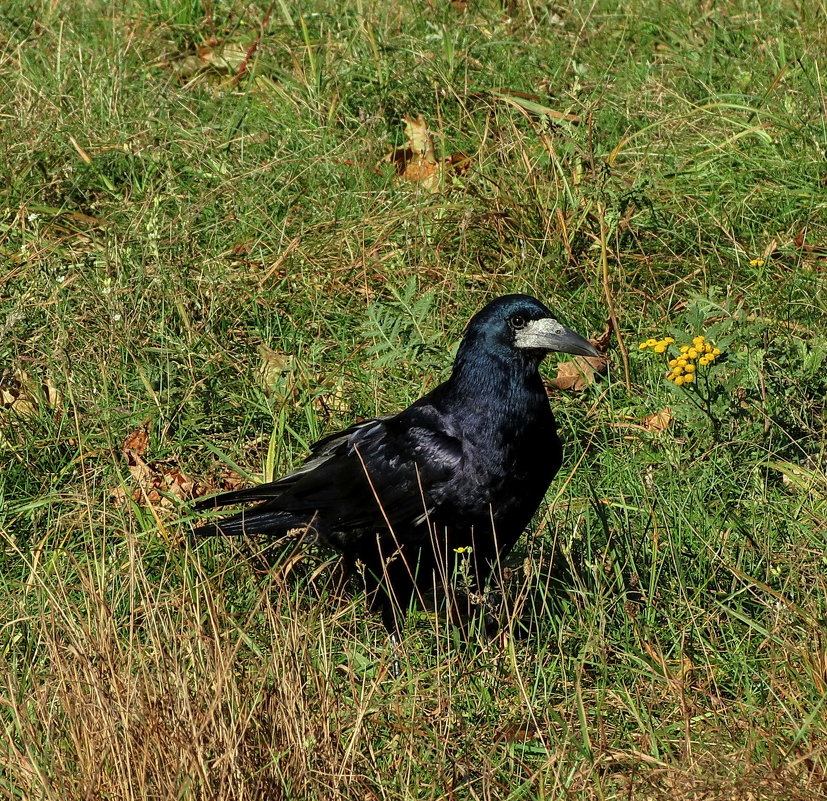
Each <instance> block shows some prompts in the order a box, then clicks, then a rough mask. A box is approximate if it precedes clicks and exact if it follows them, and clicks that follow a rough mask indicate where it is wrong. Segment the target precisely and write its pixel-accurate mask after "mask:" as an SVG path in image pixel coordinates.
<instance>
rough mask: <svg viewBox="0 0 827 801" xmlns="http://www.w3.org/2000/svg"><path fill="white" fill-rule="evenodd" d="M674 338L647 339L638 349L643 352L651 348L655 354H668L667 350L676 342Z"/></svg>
mask: <svg viewBox="0 0 827 801" xmlns="http://www.w3.org/2000/svg"><path fill="white" fill-rule="evenodd" d="M674 341H675V340H674V339H672V337H664V338H663V339H647V340H646V342H641V343H640V345H638V347H639V348H640V349H641V350H646V348H651V349H652V350H653V351H654V352H655V353H666V349H667V348H668V347H669V346H670V345H671V344H672V343H673V342H674Z"/></svg>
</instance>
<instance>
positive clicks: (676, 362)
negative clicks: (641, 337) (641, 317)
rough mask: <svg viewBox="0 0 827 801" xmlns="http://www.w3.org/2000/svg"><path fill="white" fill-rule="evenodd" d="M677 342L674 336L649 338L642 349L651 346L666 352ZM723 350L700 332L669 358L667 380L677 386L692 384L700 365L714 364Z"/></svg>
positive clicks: (641, 344)
mask: <svg viewBox="0 0 827 801" xmlns="http://www.w3.org/2000/svg"><path fill="white" fill-rule="evenodd" d="M674 342H675V340H674V339H673V338H672V337H664V338H663V339H647V340H646V341H645V342H641V343H640V345H638V347H639V348H640V350H646V349H647V348H651V349H652V350H653V351H654V352H655V353H666V349H667V348H668V347H669V346H670V345H671V344H673V343H674ZM720 355H721V351H720V350H719V349H718V348H716V347H715V346H714V345H713V344H712V343H711V342H707V341H706V337H704V336H703V335H702V334H699V335H698V336H696V337H695V338H694V339H693V340H692V344H691V345H681V346H680V354H679V355H678V356H676V357H675V358H674V359H669V362H668V364H669V368H670V369H669V372H668V373H667V375H666V380H667V381H672V382H674V384H675V386H678V387H682V386H683V385H684V384H691V383H692V382H693V381H694V380H695V373H696V371H697V369H698V367H706V366H707V365H709V364H712V363H713V362H714V361H715V360H716V359H717V358H718V357H719V356H720Z"/></svg>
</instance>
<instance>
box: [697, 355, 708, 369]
mask: <svg viewBox="0 0 827 801" xmlns="http://www.w3.org/2000/svg"><path fill="white" fill-rule="evenodd" d="M709 363H710V360H709V356H701V358H700V359H698V364H700V365H701V367H706V366H707V365H708V364H709Z"/></svg>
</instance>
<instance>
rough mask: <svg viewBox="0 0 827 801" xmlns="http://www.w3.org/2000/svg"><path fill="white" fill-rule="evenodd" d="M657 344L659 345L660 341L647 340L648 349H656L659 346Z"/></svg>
mask: <svg viewBox="0 0 827 801" xmlns="http://www.w3.org/2000/svg"><path fill="white" fill-rule="evenodd" d="M657 344H658V341H657V340H656V339H647V340H646V347H648V348H654V347H655V345H657Z"/></svg>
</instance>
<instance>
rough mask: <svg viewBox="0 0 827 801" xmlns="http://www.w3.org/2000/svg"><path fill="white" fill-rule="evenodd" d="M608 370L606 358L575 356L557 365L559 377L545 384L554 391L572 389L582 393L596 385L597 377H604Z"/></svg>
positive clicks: (550, 379)
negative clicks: (595, 378) (595, 379)
mask: <svg viewBox="0 0 827 801" xmlns="http://www.w3.org/2000/svg"><path fill="white" fill-rule="evenodd" d="M607 368H608V360H607V359H606V357H605V356H575V357H574V358H573V359H569V360H568V361H565V362H560V364H559V365H557V375H556V376H555V377H554V378H549V379H548V380H547V381H546V382H545V384H546V386H548V387H554V389H570V390H573V391H574V392H580V391H581V390H583V389H585V388H586V387H588V386H591V385H592V384H593V383H594V377H595V375H602V374H604V373H605V372H606V370H607Z"/></svg>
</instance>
